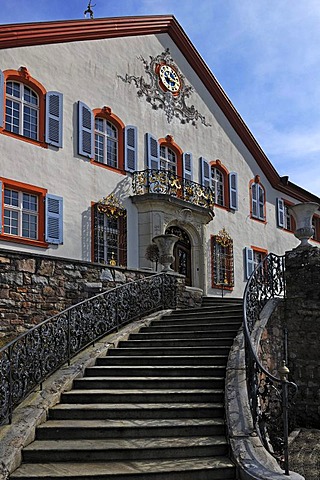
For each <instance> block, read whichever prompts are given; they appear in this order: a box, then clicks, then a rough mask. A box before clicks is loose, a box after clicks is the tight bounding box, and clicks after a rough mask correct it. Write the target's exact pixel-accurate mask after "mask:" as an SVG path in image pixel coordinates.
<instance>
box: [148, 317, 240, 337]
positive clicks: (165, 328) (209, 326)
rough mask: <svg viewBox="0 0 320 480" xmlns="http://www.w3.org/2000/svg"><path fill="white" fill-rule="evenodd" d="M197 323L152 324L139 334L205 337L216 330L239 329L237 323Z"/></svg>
mask: <svg viewBox="0 0 320 480" xmlns="http://www.w3.org/2000/svg"><path fill="white" fill-rule="evenodd" d="M204 321H205V320H202V322H200V321H199V323H197V324H196V325H195V324H192V325H188V324H185V323H184V322H183V321H181V323H180V324H175V323H170V325H158V324H153V325H150V326H148V327H141V328H140V330H139V332H140V333H158V332H159V333H162V332H165V333H171V332H172V333H174V332H184V333H188V335H189V333H190V332H192V333H198V332H201V333H204V334H206V335H208V334H210V335H211V336H213V335H214V334H215V332H216V331H217V330H233V331H234V330H238V328H239V327H240V325H241V324H240V323H239V322H229V323H203V322H204Z"/></svg>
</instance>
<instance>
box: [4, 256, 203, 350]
mask: <svg viewBox="0 0 320 480" xmlns="http://www.w3.org/2000/svg"><path fill="white" fill-rule="evenodd" d="M154 273H155V272H151V271H146V270H133V269H131V270H130V269H124V268H121V267H110V266H105V265H100V264H95V263H91V262H81V261H78V260H74V261H72V260H68V259H61V258H54V257H51V256H50V257H49V256H43V255H35V254H28V253H17V252H12V251H7V250H4V249H0V347H1V345H3V344H4V343H6V342H8V341H9V340H10V339H11V338H13V337H14V336H16V335H18V334H20V333H22V332H24V331H25V330H26V329H28V328H31V327H33V326H34V325H36V324H38V323H39V322H41V321H43V320H44V319H46V318H48V317H50V316H52V315H55V314H56V313H59V312H61V311H62V310H64V309H65V308H68V307H69V306H71V305H74V304H76V303H78V302H80V301H82V300H84V299H86V298H89V297H90V296H92V295H94V294H97V293H99V292H100V291H104V290H107V289H109V288H113V287H115V286H118V285H120V284H123V283H127V282H130V281H134V280H138V279H140V278H143V277H145V276H148V275H152V274H154ZM177 282H178V288H177V294H178V298H177V307H178V308H187V307H193V306H197V305H200V304H201V300H202V291H201V290H199V289H193V288H188V287H187V288H186V287H185V281H184V277H183V276H181V275H177Z"/></svg>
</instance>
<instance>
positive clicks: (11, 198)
mask: <svg viewBox="0 0 320 480" xmlns="http://www.w3.org/2000/svg"><path fill="white" fill-rule="evenodd" d="M4 203H5V205H12V206H13V207H18V206H19V192H16V191H15V190H9V189H8V188H5V189H4Z"/></svg>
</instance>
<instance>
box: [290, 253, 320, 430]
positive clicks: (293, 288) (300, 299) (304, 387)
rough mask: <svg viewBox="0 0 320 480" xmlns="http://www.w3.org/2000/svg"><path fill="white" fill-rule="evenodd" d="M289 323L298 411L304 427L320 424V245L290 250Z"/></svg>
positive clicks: (291, 364)
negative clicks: (297, 390)
mask: <svg viewBox="0 0 320 480" xmlns="http://www.w3.org/2000/svg"><path fill="white" fill-rule="evenodd" d="M286 284H287V301H286V323H287V326H288V342H289V369H290V372H291V374H292V377H293V379H294V381H295V382H296V383H297V385H298V387H299V393H298V398H297V401H296V406H295V411H296V419H297V423H298V425H299V426H301V427H312V428H318V429H319V428H320V355H319V346H320V249H319V248H317V247H307V248H300V249H299V248H298V249H295V250H293V251H291V252H287V254H286Z"/></svg>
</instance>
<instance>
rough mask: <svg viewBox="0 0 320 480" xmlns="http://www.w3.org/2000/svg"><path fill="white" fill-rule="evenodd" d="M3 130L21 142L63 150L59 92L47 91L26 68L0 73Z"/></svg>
mask: <svg viewBox="0 0 320 480" xmlns="http://www.w3.org/2000/svg"><path fill="white" fill-rule="evenodd" d="M2 95H3V96H4V97H5V102H4V104H2V102H1V101H0V131H1V133H4V134H6V135H11V136H12V135H13V136H16V137H17V136H18V137H19V138H20V139H22V140H25V141H29V142H32V143H37V144H39V145H42V146H46V145H47V144H50V145H53V146H56V147H62V104H63V96H62V94H61V93H59V92H46V90H45V88H44V87H43V86H42V85H41V84H40V83H39V82H38V81H37V80H35V79H34V78H32V77H31V76H30V73H29V72H28V70H27V69H26V67H21V68H20V69H19V70H17V71H16V70H6V71H4V72H1V71H0V98H3V97H2Z"/></svg>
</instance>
